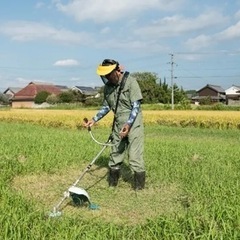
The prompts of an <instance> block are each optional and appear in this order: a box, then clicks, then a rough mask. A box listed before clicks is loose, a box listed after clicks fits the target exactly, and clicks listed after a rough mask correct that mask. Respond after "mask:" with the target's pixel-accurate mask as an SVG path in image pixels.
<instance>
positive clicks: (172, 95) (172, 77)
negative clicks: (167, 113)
mask: <svg viewBox="0 0 240 240" xmlns="http://www.w3.org/2000/svg"><path fill="white" fill-rule="evenodd" d="M169 55H170V56H171V62H170V64H171V88H172V94H171V105H172V110H173V109H174V81H173V79H174V75H173V70H174V69H173V65H174V64H175V63H174V61H173V57H174V55H173V54H172V53H170V54H169Z"/></svg>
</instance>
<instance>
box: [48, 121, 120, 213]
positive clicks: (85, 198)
mask: <svg viewBox="0 0 240 240" xmlns="http://www.w3.org/2000/svg"><path fill="white" fill-rule="evenodd" d="M84 121H85V122H88V120H87V119H86V118H84ZM88 132H89V133H90V135H91V138H92V139H93V140H94V141H95V142H96V143H98V144H99V145H102V146H103V148H102V149H101V151H100V152H99V153H98V154H97V155H96V156H95V158H94V159H93V160H92V161H91V163H89V164H88V166H87V167H86V168H85V170H84V171H83V172H82V173H81V175H80V176H79V178H78V179H77V180H76V181H75V182H74V183H73V185H72V186H70V187H69V188H68V189H67V190H66V191H65V192H64V194H63V197H62V199H61V200H60V201H59V203H58V204H57V205H56V206H55V207H54V208H53V211H52V212H51V213H50V214H49V217H57V216H61V214H62V213H61V211H59V208H60V206H61V204H62V203H63V201H64V200H65V199H66V198H68V197H71V198H72V201H73V203H74V205H75V206H80V205H83V204H85V203H88V204H89V209H91V210H95V209H98V206H97V205H95V204H93V203H91V201H90V197H89V195H88V193H87V192H86V191H85V190H84V189H83V188H80V187H77V186H76V185H77V184H78V183H79V181H80V180H81V179H82V178H83V176H84V175H85V173H86V172H88V171H89V170H90V168H91V167H92V165H93V164H94V163H95V161H96V160H97V159H98V158H99V156H100V155H101V154H102V152H103V151H104V150H105V149H106V148H107V147H109V146H114V145H116V144H112V143H111V142H112V135H110V136H109V138H108V140H107V141H106V142H105V143H101V142H98V141H97V140H96V139H95V138H94V136H93V134H92V132H91V128H90V127H88Z"/></svg>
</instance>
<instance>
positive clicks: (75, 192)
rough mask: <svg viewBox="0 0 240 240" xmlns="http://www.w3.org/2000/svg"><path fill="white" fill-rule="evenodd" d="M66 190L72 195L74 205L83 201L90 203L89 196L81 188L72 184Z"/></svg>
mask: <svg viewBox="0 0 240 240" xmlns="http://www.w3.org/2000/svg"><path fill="white" fill-rule="evenodd" d="M68 192H69V195H70V196H71V197H72V200H73V203H74V205H75V206H81V205H83V204H84V203H90V197H89V195H88V193H87V192H86V191H85V190H84V189H83V188H79V187H75V186H72V187H70V188H69V189H68Z"/></svg>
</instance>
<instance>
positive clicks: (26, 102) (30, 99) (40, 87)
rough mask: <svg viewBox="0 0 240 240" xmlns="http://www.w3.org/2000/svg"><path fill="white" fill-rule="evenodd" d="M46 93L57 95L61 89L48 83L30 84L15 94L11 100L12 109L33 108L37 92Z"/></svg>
mask: <svg viewBox="0 0 240 240" xmlns="http://www.w3.org/2000/svg"><path fill="white" fill-rule="evenodd" d="M42 91H46V92H49V93H50V94H55V95H58V94H60V93H61V89H60V88H58V87H56V86H55V85H53V84H50V83H41V82H30V83H29V84H28V85H27V86H26V87H24V88H22V89H21V90H20V91H18V92H17V93H15V95H14V97H13V98H12V107H13V108H21V107H24V108H33V107H34V106H35V103H34V99H35V97H36V95H37V94H38V93H39V92H42Z"/></svg>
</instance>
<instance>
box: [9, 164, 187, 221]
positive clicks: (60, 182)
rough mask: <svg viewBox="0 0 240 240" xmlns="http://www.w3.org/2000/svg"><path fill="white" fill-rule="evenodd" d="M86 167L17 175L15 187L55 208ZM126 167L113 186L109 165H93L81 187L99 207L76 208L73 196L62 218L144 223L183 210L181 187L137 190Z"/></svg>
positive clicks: (63, 207) (48, 208)
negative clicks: (117, 183) (92, 208)
mask: <svg viewBox="0 0 240 240" xmlns="http://www.w3.org/2000/svg"><path fill="white" fill-rule="evenodd" d="M85 167H86V166H80V167H75V168H72V169H67V170H66V171H62V172H59V173H56V174H51V175H50V174H49V175H48V174H41V175H27V176H17V177H15V178H14V180H13V188H14V189H16V190H17V191H21V193H22V194H23V195H24V196H25V197H26V198H31V199H35V201H36V205H37V206H38V207H39V209H42V208H44V209H46V212H50V211H52V209H53V207H54V206H55V205H56V204H57V203H58V202H59V200H61V198H62V197H63V193H64V191H66V190H67V189H68V188H69V187H70V186H71V185H72V184H73V183H74V182H75V180H76V179H77V178H78V176H80V174H81V170H78V168H79V169H85ZM126 171H129V170H127V169H123V171H122V172H123V173H122V177H121V179H120V181H119V185H118V186H117V187H116V188H109V187H108V182H107V174H108V173H107V168H105V167H104V168H99V167H98V166H95V165H94V166H92V168H91V170H90V171H89V172H87V173H86V174H85V176H84V177H83V179H81V181H80V182H79V184H78V185H77V186H79V187H82V188H84V189H85V190H86V191H87V192H88V194H89V196H90V201H91V202H92V203H94V204H97V205H98V206H99V209H98V210H89V208H88V207H87V206H85V205H83V206H80V207H76V206H74V204H73V202H72V199H71V198H67V199H66V200H65V201H64V202H63V203H62V205H61V206H60V210H61V211H62V217H64V216H71V217H74V216H75V217H77V216H79V215H80V216H82V217H83V218H84V219H89V220H91V219H92V218H96V219H99V220H100V221H105V222H111V223H116V224H129V225H132V224H139V223H140V224H141V223H142V224H144V223H146V221H147V219H153V218H155V217H157V216H159V215H165V214H167V215H169V214H170V215H171V214H174V212H176V211H178V212H179V211H180V209H182V208H181V206H180V203H179V201H177V196H179V195H181V193H180V191H179V188H178V186H176V185H174V184H172V185H159V186H153V185H151V186H149V187H148V186H146V188H145V189H144V190H142V191H137V192H136V191H134V190H133V189H132V187H131V184H132V179H127V177H128V178H129V176H130V173H129V172H128V173H127V172H126ZM124 174H125V175H126V176H125V175H124Z"/></svg>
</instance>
